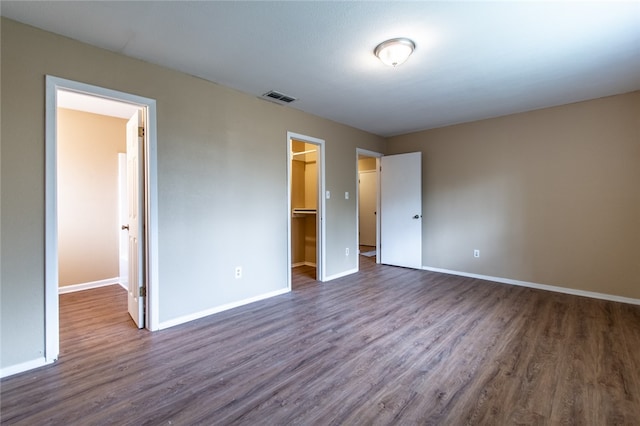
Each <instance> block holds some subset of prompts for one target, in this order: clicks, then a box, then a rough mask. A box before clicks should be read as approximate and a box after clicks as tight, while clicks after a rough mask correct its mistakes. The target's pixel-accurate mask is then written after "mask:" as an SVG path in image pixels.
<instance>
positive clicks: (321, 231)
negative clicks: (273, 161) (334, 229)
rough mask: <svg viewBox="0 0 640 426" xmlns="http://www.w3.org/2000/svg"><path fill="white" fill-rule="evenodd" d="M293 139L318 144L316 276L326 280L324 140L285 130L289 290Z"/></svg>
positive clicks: (289, 280)
mask: <svg viewBox="0 0 640 426" xmlns="http://www.w3.org/2000/svg"><path fill="white" fill-rule="evenodd" d="M293 139H295V140H297V141H301V142H306V143H311V144H314V145H318V150H319V151H320V152H319V155H318V163H319V167H318V174H319V178H318V209H317V216H316V217H317V218H318V225H317V231H316V232H317V235H319V236H320V238H318V240H319V241H318V243H317V244H318V245H319V247H318V246H316V262H317V264H318V265H319V267H318V269H317V272H316V274H317V278H318V281H326V278H325V275H326V268H327V265H326V261H325V259H326V258H327V256H326V255H327V253H326V247H327V243H326V226H325V222H326V221H325V217H326V199H325V165H324V164H325V141H324V140H323V139H318V138H314V137H311V136H306V135H301V134H299V133H294V132H287V266H288V268H289V272H288V282H287V284H288V289H289V290H291V267H292V259H291V160H292V152H291V144H292V140H293Z"/></svg>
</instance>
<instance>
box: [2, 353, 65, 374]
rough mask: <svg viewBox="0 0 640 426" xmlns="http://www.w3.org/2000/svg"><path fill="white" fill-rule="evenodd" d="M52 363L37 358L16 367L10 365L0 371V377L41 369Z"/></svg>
mask: <svg viewBox="0 0 640 426" xmlns="http://www.w3.org/2000/svg"><path fill="white" fill-rule="evenodd" d="M52 363H53V361H49V362H47V360H46V358H44V357H42V358H38V359H34V360H32V361H27V362H23V363H20V364H16V365H11V366H9V367H5V368H2V369H0V377H9V376H13V375H14V374H18V373H24V372H25V371H28V370H33V369H34V368H38V367H43V366H45V365H48V364H52Z"/></svg>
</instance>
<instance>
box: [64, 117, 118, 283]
mask: <svg viewBox="0 0 640 426" xmlns="http://www.w3.org/2000/svg"><path fill="white" fill-rule="evenodd" d="M126 123H127V120H124V119H121V118H115V117H107V116H103V115H96V114H90V113H87V112H81V111H74V110H69V109H64V108H59V109H58V140H57V142H58V170H57V171H58V276H59V285H60V286H66V285H73V284H82V283H87V282H92V281H99V280H104V279H110V278H116V277H118V238H119V232H120V231H119V229H120V227H119V223H118V220H119V219H118V153H119V152H126Z"/></svg>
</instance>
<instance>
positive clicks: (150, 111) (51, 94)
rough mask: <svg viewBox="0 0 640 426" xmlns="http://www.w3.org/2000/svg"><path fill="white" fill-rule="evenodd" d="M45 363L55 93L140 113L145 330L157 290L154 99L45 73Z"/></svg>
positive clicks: (52, 330) (55, 348)
mask: <svg viewBox="0 0 640 426" xmlns="http://www.w3.org/2000/svg"><path fill="white" fill-rule="evenodd" d="M45 87H46V89H45V265H44V266H45V354H44V355H45V363H51V362H53V361H55V360H56V359H57V358H58V356H59V353H60V323H59V304H58V225H57V223H58V218H57V94H58V91H59V90H65V91H71V92H78V93H83V94H87V95H91V96H96V97H102V98H107V99H112V100H117V101H120V102H124V103H129V104H132V105H135V106H138V107H141V108H144V109H145V111H146V119H147V120H146V123H147V132H148V134H147V138H146V141H145V145H146V146H145V156H144V158H143V159H141V160H142V161H143V162H144V170H145V182H144V192H145V224H146V226H145V233H144V238H145V240H146V244H145V247H146V256H145V257H146V265H145V267H146V268H147V274H146V276H147V297H148V299H147V300H148V304H147V318H148V319H149V321H148V324H147V328H148V329H149V330H157V329H158V325H159V310H158V307H159V303H158V302H159V292H158V207H157V202H158V201H157V200H158V188H157V136H156V134H157V132H156V101H155V100H154V99H150V98H145V97H142V96H137V95H133V94H129V93H125V92H119V91H116V90H111V89H106V88H103V87H99V86H93V85H89V84H85V83H81V82H77V81H72V80H67V79H63V78H60V77H55V76H51V75H47V76H46V81H45Z"/></svg>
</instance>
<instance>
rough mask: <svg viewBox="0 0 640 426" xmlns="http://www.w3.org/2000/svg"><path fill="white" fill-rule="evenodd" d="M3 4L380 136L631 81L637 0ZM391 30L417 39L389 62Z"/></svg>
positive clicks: (92, 40) (20, 16)
mask: <svg viewBox="0 0 640 426" xmlns="http://www.w3.org/2000/svg"><path fill="white" fill-rule="evenodd" d="M0 13H1V14H2V15H3V16H6V17H8V18H11V19H14V20H17V21H20V22H24V23H27V24H29V25H33V26H36V27H39V28H43V29H45V30H48V31H52V32H55V33H58V34H62V35H65V36H68V37H71V38H74V39H78V40H81V41H83V42H86V43H89V44H93V45H95V46H99V47H102V48H105V49H109V50H112V51H114V52H119V53H122V54H124V55H127V56H131V57H135V58H140V59H143V60H145V61H148V62H151V63H156V64H160V65H164V66H166V67H169V68H173V69H176V70H179V71H183V72H185V73H188V74H192V75H195V76H198V77H201V78H204V79H207V80H210V81H214V82H216V83H219V84H222V85H225V86H228V87H232V88H235V89H237V90H240V91H242V92H245V93H248V94H250V95H253V96H260V95H262V94H263V93H265V92H267V91H269V90H277V91H280V92H282V93H285V94H287V95H290V96H293V97H296V98H298V100H297V101H296V102H294V103H292V104H290V105H289V106H286V108H297V109H300V110H303V111H306V112H309V113H312V114H315V115H319V116H322V117H326V118H329V119H331V120H334V121H338V122H341V123H345V124H348V125H351V126H353V127H357V128H360V129H363V130H366V131H369V132H371V133H375V134H379V135H382V136H391V135H397V134H403V133H408V132H412V131H416V130H422V129H427V128H433V127H441V126H445V125H449V124H454V123H461V122H466V121H472V120H478V119H483V118H488V117H495V116H500V115H505V114H510V113H514V112H522V111H528V110H532V109H537V108H543V107H547V106H553V105H560V104H565V103H570V102H575V101H580V100H586V99H593V98H597V97H602V96H608V95H612V94H618V93H625V92H630V91H633V90H638V89H640V2H639V1H626V2H611V1H607V2H585V3H583V2H575V1H565V2H552V1H540V2H507V1H498V2H482V1H473V2H456V1H441V2H397V1H394V2H342V1H332V2H315V1H300V2H267V1H260V2H242V1H236V2H217V1H216V2H191V1H176V2H164V1H152V2H131V1H122V2H97V1H91V2H75V1H72V2H22V1H18V2H14V1H6V0H3V1H2V5H1V9H0ZM394 37H408V38H411V39H412V40H414V41H415V43H416V50H415V52H414V54H413V56H411V58H409V60H408V61H407V62H406V63H405V64H403V65H402V66H400V67H398V68H395V69H394V68H390V67H387V66H385V65H383V64H382V63H380V62H379V61H378V60H377V58H376V57H375V56H374V55H373V49H374V48H375V46H376V45H377V44H378V43H380V42H382V41H384V40H386V39H389V38H394ZM62 77H64V76H62Z"/></svg>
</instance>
